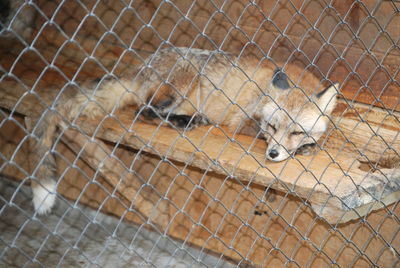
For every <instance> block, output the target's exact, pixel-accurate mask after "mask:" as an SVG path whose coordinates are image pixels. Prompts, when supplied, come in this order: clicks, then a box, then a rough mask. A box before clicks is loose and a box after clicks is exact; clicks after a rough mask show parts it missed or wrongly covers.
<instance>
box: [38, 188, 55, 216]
mask: <svg viewBox="0 0 400 268" xmlns="http://www.w3.org/2000/svg"><path fill="white" fill-rule="evenodd" d="M32 192H33V200H32V201H33V206H34V208H35V210H36V212H37V213H38V214H40V215H43V214H46V213H48V212H50V210H51V208H52V207H53V206H54V203H55V201H56V183H55V182H54V181H53V180H49V181H46V182H45V183H42V184H41V185H39V184H38V185H35V187H32Z"/></svg>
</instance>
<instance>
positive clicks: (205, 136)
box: [0, 83, 400, 223]
mask: <svg viewBox="0 0 400 268" xmlns="http://www.w3.org/2000/svg"><path fill="white" fill-rule="evenodd" d="M2 86H3V90H2V91H1V93H2V95H1V101H0V106H2V107H5V108H8V109H12V108H15V103H16V101H17V100H18V99H19V97H18V94H17V97H15V96H13V94H16V92H18V90H17V87H16V85H14V86H12V85H8V86H7V87H4V86H5V85H4V83H3V85H2ZM7 88H8V89H10V88H12V90H8V91H7ZM54 93H55V92H54V91H51V92H49V94H48V95H46V94H44V95H43V97H44V98H51V95H52V94H54ZM25 102H26V105H25ZM37 107H38V105H35V99H30V98H29V96H27V97H26V98H24V100H23V102H22V103H21V104H20V105H18V106H17V107H16V109H17V111H18V112H20V113H24V114H30V113H32V110H36V111H38V108H37ZM19 108H20V109H19ZM342 109H343V107H342ZM346 109H347V108H346ZM364 109H365V107H364ZM30 110H31V111H30ZM345 111H347V112H348V114H349V115H350V116H354V115H353V114H352V112H353V113H356V114H357V113H359V114H360V115H359V117H360V118H368V116H370V117H371V116H372V117H373V115H372V113H370V112H369V110H367V111H365V110H364V113H363V110H362V109H358V108H357V106H355V107H353V109H348V110H345ZM374 112H375V113H377V114H380V117H381V118H383V117H385V118H387V120H386V121H385V123H386V125H390V129H386V128H385V125H382V123H378V125H375V126H374V125H373V123H371V124H369V123H368V122H360V119H359V118H357V119H356V120H354V118H353V119H352V118H348V117H346V113H344V114H343V115H341V116H340V117H338V118H336V119H334V120H335V121H336V122H337V123H336V124H337V126H336V131H334V133H333V134H335V135H333V134H332V135H329V136H328V139H327V140H326V141H325V144H324V145H323V148H324V150H321V151H320V152H319V153H318V154H317V155H315V156H313V157H309V156H297V157H296V158H294V159H289V160H287V161H284V162H280V163H271V162H265V160H264V153H265V148H266V146H265V142H264V141H261V140H256V141H253V139H254V138H252V137H245V136H240V135H233V136H231V134H226V133H227V132H226V130H224V129H220V128H215V127H202V128H198V129H196V130H194V131H189V132H184V133H181V132H179V131H176V130H174V129H172V128H168V127H166V126H165V125H164V126H153V125H146V124H144V123H140V122H134V121H132V120H133V116H134V115H132V113H131V112H130V111H129V109H128V110H126V111H121V112H119V113H118V114H117V115H116V117H115V118H108V119H105V120H102V121H101V124H100V125H99V123H100V122H94V121H89V120H85V119H81V120H80V121H79V126H80V128H79V131H83V132H84V133H86V134H87V135H89V136H91V135H93V133H95V135H96V137H98V138H101V139H104V140H107V141H111V142H115V143H118V144H123V145H126V146H129V147H131V148H135V149H137V150H141V151H146V152H149V153H151V154H154V155H157V156H160V157H167V158H168V159H173V160H175V161H180V162H183V163H186V164H188V165H191V166H195V167H198V168H201V169H205V170H214V171H216V172H219V173H221V174H225V175H227V176H231V177H233V178H239V179H240V180H243V181H249V182H252V183H257V184H260V185H264V186H270V187H273V188H275V189H278V190H281V191H285V192H289V193H291V194H295V195H296V196H299V197H301V198H304V199H307V200H309V202H310V203H311V205H312V206H313V208H314V210H315V212H316V213H317V214H318V215H319V216H321V217H322V218H324V219H325V220H327V221H328V222H330V223H338V222H346V221H349V220H352V219H354V218H358V217H360V216H364V215H366V214H367V213H369V212H370V211H372V210H375V209H378V208H381V207H384V206H385V205H388V204H391V203H393V202H395V201H397V200H398V199H399V197H400V196H399V188H400V186H399V185H400V183H399V180H400V174H399V170H398V169H396V168H395V166H394V165H396V164H397V163H399V157H398V152H399V151H400V142H399V139H396V138H395V137H397V135H398V133H399V129H400V125H399V122H398V121H397V120H396V119H397V118H398V115H397V114H393V115H392V119H391V117H390V116H388V114H387V112H386V111H384V110H379V109H378V108H376V110H375V111H374ZM337 113H340V107H339V111H337ZM342 113H343V111H342ZM378 121H379V119H378ZM337 132H338V133H337ZM375 137H376V139H375ZM389 148H390V151H392V152H393V153H392V154H391V155H389V156H390V159H391V163H389V164H390V165H389V166H386V168H380V166H379V164H380V162H381V160H382V159H381V157H382V155H383V154H386V153H387V152H389ZM377 149H379V151H378V150H377ZM360 153H362V154H363V155H364V158H362V159H360V160H361V161H364V162H367V163H368V161H369V163H370V164H371V165H374V161H376V163H375V165H376V166H375V169H378V172H375V173H373V172H372V169H371V170H369V169H368V170H365V169H364V168H363V169H364V170H363V169H360V166H361V162H360V161H358V160H357V158H360V157H359V156H360ZM369 158H371V159H369ZM386 160H387V159H386ZM354 197H357V198H354Z"/></svg>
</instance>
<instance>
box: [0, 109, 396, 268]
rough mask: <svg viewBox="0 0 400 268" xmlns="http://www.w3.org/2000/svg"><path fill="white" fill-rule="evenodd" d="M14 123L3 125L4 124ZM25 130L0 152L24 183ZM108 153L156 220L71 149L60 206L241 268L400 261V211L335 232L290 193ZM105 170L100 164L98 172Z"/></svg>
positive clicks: (15, 125) (8, 136) (1, 142)
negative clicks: (102, 216)
mask: <svg viewBox="0 0 400 268" xmlns="http://www.w3.org/2000/svg"><path fill="white" fill-rule="evenodd" d="M7 117H8V115H7V116H6V117H1V118H0V120H1V121H2V122H5V121H4V119H5V118H7ZM8 118H9V117H8ZM23 123H24V122H23V120H22V117H19V116H16V115H14V116H13V120H8V121H7V122H5V123H4V124H2V125H1V127H0V151H1V152H2V154H3V155H4V156H5V159H6V163H5V162H4V161H0V162H1V163H0V165H2V167H5V168H4V169H3V170H2V173H3V174H7V175H10V176H13V177H18V178H19V179H26V178H27V177H26V175H23V174H19V175H18V174H17V173H15V169H14V168H15V167H17V166H18V167H19V169H21V168H22V169H23V170H25V171H26V173H27V174H30V173H29V172H30V170H31V168H32V167H29V161H26V159H27V156H28V155H29V149H28V147H27V146H25V145H26V143H21V141H23V140H24V139H25V140H26V138H25V136H26V131H25V127H24V125H23ZM106 147H107V148H106V149H107V150H112V151H113V152H114V155H115V156H116V158H117V159H119V160H120V161H121V162H122V163H123V164H124V165H125V166H127V167H132V168H133V169H134V170H135V171H136V173H135V175H136V177H135V178H136V179H135V178H130V182H131V186H133V187H137V182H140V181H142V180H143V178H146V179H145V181H146V184H145V185H146V187H141V189H142V191H141V194H143V197H146V198H147V200H148V201H149V202H151V203H152V204H153V206H154V208H153V214H150V216H151V215H153V216H152V217H146V215H142V214H141V213H140V207H135V206H132V205H131V203H130V202H136V201H137V200H136V199H135V198H134V197H133V198H131V199H130V200H125V199H124V198H123V197H122V196H120V195H118V194H117V193H116V192H115V189H113V188H112V187H110V185H109V184H108V182H107V180H106V179H105V178H103V177H102V176H101V175H100V174H99V173H95V172H94V171H93V170H92V169H91V168H89V167H88V166H87V165H86V164H85V162H84V161H82V155H81V156H80V157H79V159H78V158H77V157H76V155H75V154H73V153H72V152H71V151H70V150H69V149H68V147H67V146H66V145H65V144H64V143H60V144H59V145H58V146H57V148H56V150H57V152H58V153H59V154H60V155H62V156H63V157H62V158H61V157H57V166H58V169H59V174H63V176H62V178H60V180H59V184H58V192H59V193H60V194H62V195H63V196H64V197H65V198H67V199H69V200H71V201H62V200H61V199H60V198H59V199H58V202H68V204H69V205H71V206H74V204H75V203H76V202H80V203H82V204H85V205H89V206H91V207H93V208H94V209H96V210H101V211H102V212H103V213H109V214H112V215H115V216H116V217H118V218H121V219H123V220H129V221H133V222H135V223H137V224H139V225H140V226H141V228H143V227H144V228H152V229H156V231H158V232H163V233H164V232H165V233H166V234H168V235H170V236H172V237H174V238H176V239H180V240H182V241H186V243H191V244H194V245H196V246H197V247H199V248H202V249H203V250H204V249H208V250H212V251H213V252H214V253H215V254H217V256H220V255H221V254H223V255H224V256H226V257H228V258H230V259H231V260H232V261H233V262H236V263H239V262H240V263H241V264H244V263H248V264H253V265H257V266H261V265H264V266H265V267H281V266H283V265H285V264H286V265H288V264H289V266H291V264H293V266H296V264H297V265H299V266H301V267H303V266H306V265H310V266H312V267H321V266H328V265H331V264H332V262H333V261H334V262H335V263H336V264H337V265H339V266H346V265H349V264H350V263H351V264H353V265H354V266H357V267H370V266H371V265H373V264H375V265H377V266H379V267H393V266H396V264H397V262H398V256H399V255H398V254H399V251H400V239H398V238H399V232H398V230H399V224H398V220H397V219H398V217H399V214H400V211H399V209H400V208H399V206H398V205H396V204H394V205H390V206H387V207H385V208H384V209H381V210H378V211H376V212H373V213H371V214H370V215H368V216H367V217H366V218H365V219H364V221H352V222H350V223H346V224H341V225H339V226H331V225H329V224H326V223H325V222H324V221H321V220H319V219H317V218H316V215H315V213H314V212H313V211H312V210H311V209H310V206H309V205H308V204H307V203H306V202H304V200H300V199H298V198H295V197H293V196H291V195H288V194H286V193H283V192H279V191H271V190H269V191H268V190H266V189H265V187H262V186H260V185H258V184H255V183H249V184H247V183H242V182H241V181H239V180H235V179H231V178H228V177H227V176H225V175H221V174H217V173H215V172H211V171H207V170H201V169H198V168H194V167H191V166H187V165H185V164H183V163H179V162H175V161H163V162H161V159H160V158H159V157H157V156H153V155H150V154H145V153H144V152H141V153H140V156H139V155H138V154H137V152H136V151H132V150H130V149H129V148H127V147H123V146H119V147H114V145H111V144H109V145H107V146H106ZM13 156H14V157H13ZM2 159H3V158H2ZM3 160H4V159H3ZM71 163H75V165H74V166H72V165H71ZM4 164H5V166H4ZM99 169H101V165H100V166H99V167H97V168H95V170H99ZM121 179H122V177H121ZM135 180H136V181H135ZM125 182H127V181H125ZM142 182H143V181H142ZM128 188H129V185H128ZM136 189H137V188H136ZM146 189H149V190H150V189H151V191H146ZM128 196H129V195H128ZM127 201H130V202H127ZM157 211H158V213H159V214H157ZM26 213H28V214H27V215H29V213H31V212H30V211H27V212H26ZM147 216H148V215H147ZM333 227H334V228H333ZM289 259H290V260H291V264H290V263H288V262H289Z"/></svg>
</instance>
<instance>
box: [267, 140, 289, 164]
mask: <svg viewBox="0 0 400 268" xmlns="http://www.w3.org/2000/svg"><path fill="white" fill-rule="evenodd" d="M289 156H290V152H288V150H287V149H286V148H285V147H283V146H282V145H280V144H274V145H272V146H268V148H267V152H266V158H267V159H268V160H270V161H274V162H279V161H283V160H285V159H287V158H288V157H289Z"/></svg>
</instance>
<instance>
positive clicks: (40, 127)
mask: <svg viewBox="0 0 400 268" xmlns="http://www.w3.org/2000/svg"><path fill="white" fill-rule="evenodd" d="M58 120H59V119H58V117H57V116H56V115H55V113H54V112H53V111H46V112H45V113H44V114H43V115H42V116H41V117H40V118H39V120H38V121H37V124H36V126H35V127H34V128H33V129H32V133H33V134H34V136H35V139H34V140H32V141H31V153H32V155H34V156H35V160H36V161H35V162H36V163H37V165H36V166H35V168H34V170H33V176H34V177H35V179H34V180H32V183H31V187H32V193H33V200H32V201H33V206H34V208H35V210H36V211H37V213H38V214H46V213H47V212H49V211H50V210H51V208H52V207H53V206H54V203H55V195H56V188H57V184H56V163H55V159H54V156H53V155H52V154H51V153H50V148H51V147H52V145H53V140H54V135H55V134H56V128H57V121H58ZM27 125H29V123H28V124H27ZM28 127H29V126H28ZM32 160H33V159H32Z"/></svg>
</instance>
